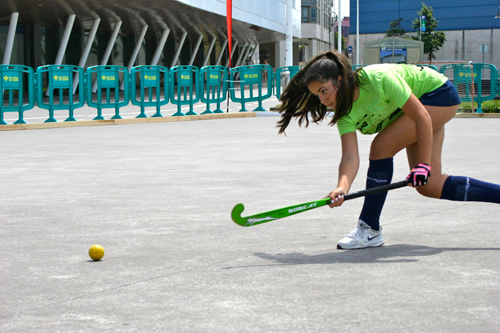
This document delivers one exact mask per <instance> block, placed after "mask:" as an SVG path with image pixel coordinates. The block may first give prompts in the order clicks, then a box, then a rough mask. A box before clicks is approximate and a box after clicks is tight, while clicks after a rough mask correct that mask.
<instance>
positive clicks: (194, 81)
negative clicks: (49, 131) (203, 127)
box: [170, 66, 200, 116]
mask: <svg viewBox="0 0 500 333" xmlns="http://www.w3.org/2000/svg"><path fill="white" fill-rule="evenodd" d="M199 75H200V70H199V68H198V67H196V66H175V67H172V68H171V69H170V101H171V102H172V103H173V104H175V105H177V112H176V113H174V114H173V115H172V116H189V115H197V113H196V112H194V110H193V104H194V103H197V102H198V101H199V100H200V93H199ZM175 92H177V93H175ZM182 105H189V111H188V112H187V113H183V112H182V111H181V107H182Z"/></svg>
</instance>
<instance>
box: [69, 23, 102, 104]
mask: <svg viewBox="0 0 500 333" xmlns="http://www.w3.org/2000/svg"><path fill="white" fill-rule="evenodd" d="M100 23H101V18H100V17H98V16H97V15H96V18H95V19H94V23H92V28H91V29H90V33H89V38H88V39H87V43H86V44H85V48H84V49H83V52H82V56H81V57H80V62H79V63H78V66H79V67H82V68H83V67H84V66H85V64H86V63H87V59H88V57H89V54H90V50H91V48H92V44H93V43H94V39H95V35H96V33H97V28H98V27H99V24H100ZM78 82H79V76H78V74H76V75H75V77H74V78H73V94H75V92H76V88H77V87H78ZM82 98H83V96H82Z"/></svg>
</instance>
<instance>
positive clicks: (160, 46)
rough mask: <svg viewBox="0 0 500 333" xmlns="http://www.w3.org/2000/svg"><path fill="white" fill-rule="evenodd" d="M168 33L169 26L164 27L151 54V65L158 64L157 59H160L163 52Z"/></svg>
mask: <svg viewBox="0 0 500 333" xmlns="http://www.w3.org/2000/svg"><path fill="white" fill-rule="evenodd" d="M169 33H170V29H169V28H165V30H163V33H162V34H161V37H160V41H159V42H158V46H157V47H156V50H155V53H154V54H153V59H151V66H156V65H158V61H159V60H160V55H161V53H162V52H163V48H164V47H165V43H166V42H167V38H168V34H169Z"/></svg>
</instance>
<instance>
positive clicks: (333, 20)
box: [328, 11, 338, 50]
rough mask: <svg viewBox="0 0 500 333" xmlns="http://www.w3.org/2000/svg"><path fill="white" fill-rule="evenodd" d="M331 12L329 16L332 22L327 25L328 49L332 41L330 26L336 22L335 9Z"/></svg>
mask: <svg viewBox="0 0 500 333" xmlns="http://www.w3.org/2000/svg"><path fill="white" fill-rule="evenodd" d="M332 14H333V15H331V16H330V20H332V22H330V24H329V26H328V44H329V45H330V50H331V48H332V41H331V38H332V27H333V26H334V25H335V24H334V23H336V22H337V21H338V16H337V13H335V11H332Z"/></svg>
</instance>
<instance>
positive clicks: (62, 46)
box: [54, 14, 76, 65]
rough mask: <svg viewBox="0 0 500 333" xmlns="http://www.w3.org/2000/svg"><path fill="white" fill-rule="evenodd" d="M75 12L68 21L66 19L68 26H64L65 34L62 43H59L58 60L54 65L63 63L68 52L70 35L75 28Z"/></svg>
mask: <svg viewBox="0 0 500 333" xmlns="http://www.w3.org/2000/svg"><path fill="white" fill-rule="evenodd" d="M75 18H76V15H75V14H71V15H70V16H68V21H66V27H65V28H64V34H63V36H62V39H61V44H60V45H59V51H57V56H56V61H55V62H54V65H60V64H62V60H63V58H64V54H65V53H66V48H67V47H68V41H69V36H70V35H71V30H72V29H73V24H74V23H75Z"/></svg>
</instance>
